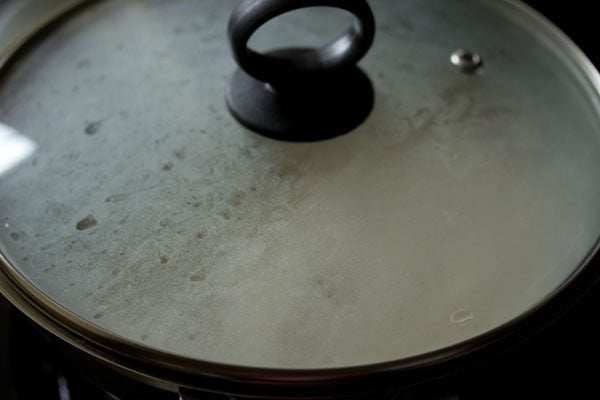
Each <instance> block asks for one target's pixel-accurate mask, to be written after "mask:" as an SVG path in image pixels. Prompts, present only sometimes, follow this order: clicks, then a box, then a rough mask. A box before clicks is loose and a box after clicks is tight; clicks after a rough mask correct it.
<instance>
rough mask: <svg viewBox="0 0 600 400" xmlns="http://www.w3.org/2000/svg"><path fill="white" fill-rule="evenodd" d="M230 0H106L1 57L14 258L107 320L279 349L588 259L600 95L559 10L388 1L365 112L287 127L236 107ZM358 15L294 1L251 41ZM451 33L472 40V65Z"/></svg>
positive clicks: (597, 226)
mask: <svg viewBox="0 0 600 400" xmlns="http://www.w3.org/2000/svg"><path fill="white" fill-rule="evenodd" d="M56 3H57V4H59V3H60V2H56ZM236 5H237V2H236V1H233V0H226V1H225V0H203V1H197V0H173V1H168V2H165V1H154V0H149V1H143V2H142V1H134V0H131V1H129V0H123V1H117V0H107V1H103V2H97V3H96V2H92V3H91V4H90V5H88V6H85V7H82V8H79V9H78V10H77V11H76V12H72V13H71V14H69V15H68V16H67V17H65V18H63V19H61V20H60V22H59V23H57V24H55V25H54V26H53V27H52V28H51V29H49V30H46V31H44V32H43V33H41V34H40V35H38V36H36V39H35V40H33V41H30V42H29V43H28V46H27V47H26V48H24V49H23V50H22V51H19V52H18V53H17V54H16V55H15V56H14V57H12V59H11V60H10V61H9V62H8V63H7V64H6V65H5V66H4V67H3V69H2V70H1V71H0V121H1V123H2V125H0V141H1V142H2V146H0V147H2V148H3V149H0V152H2V151H4V153H0V154H5V155H3V156H2V159H1V160H0V250H1V252H2V254H3V255H4V257H5V258H6V261H7V265H6V266H5V268H6V269H11V270H13V272H15V271H16V272H17V273H19V274H22V276H23V277H25V278H26V279H28V280H29V281H31V282H32V283H33V284H34V285H35V286H36V287H37V288H39V290H40V291H41V292H43V293H44V294H46V295H47V296H49V297H50V298H51V299H53V300H54V301H55V302H56V303H58V304H59V305H60V306H62V307H64V308H66V309H67V310H69V311H71V312H73V313H75V314H76V315H77V316H79V317H80V318H82V319H85V320H87V321H89V322H91V323H93V324H95V325H96V326H97V327H98V328H99V329H101V330H102V331H103V332H105V334H106V335H116V336H119V337H121V338H124V339H126V340H128V341H131V342H136V343H138V344H142V345H145V346H148V347H149V348H152V349H157V350H162V351H166V352H171V353H175V354H178V355H182V356H185V357H190V358H194V359H202V360H208V361H216V362H221V363H227V364H236V365H246V366H257V367H275V368H329V367H343V366H351V365H362V364H370V363H377V362H383V361H390V360H397V359H402V358H406V357H409V356H414V355H419V354H423V353H425V352H429V351H433V350H437V349H441V348H444V347H447V346H449V345H453V344H456V343H459V342H462V341H465V340H467V339H470V338H473V337H476V336H478V335H480V334H483V333H486V332H489V331H490V330H492V329H494V328H497V327H498V326H500V325H502V324H504V323H506V322H508V321H511V320H513V319H514V318H516V317H518V316H520V315H522V314H523V313H524V312H526V311H527V310H530V309H531V308H532V307H534V306H535V305H536V304H538V303H540V302H541V301H542V300H544V299H545V298H546V297H547V296H549V295H550V294H552V293H553V292H554V291H555V290H556V289H557V288H558V287H559V286H560V285H561V284H562V283H564V282H565V281H566V280H567V278H568V277H569V276H570V275H571V274H573V273H574V272H575V271H577V270H578V268H579V267H580V266H581V263H582V262H583V260H584V259H585V258H586V256H588V255H589V253H590V252H591V250H592V248H593V247H594V245H595V243H596V241H597V239H598V234H599V232H600V201H599V200H600V152H599V149H600V143H599V141H600V138H599V126H600V125H599V119H598V109H599V104H600V102H599V98H598V78H597V75H596V73H595V72H594V71H593V69H592V68H591V67H590V65H589V63H587V61H586V60H585V59H584V58H583V56H582V55H581V54H580V53H579V52H578V51H577V50H576V49H574V46H572V45H571V44H569V42H568V41H567V40H566V39H565V38H564V37H563V36H562V34H560V33H558V32H557V31H555V30H554V28H552V27H551V26H549V25H548V24H547V23H546V22H545V21H543V20H542V19H541V18H540V17H538V16H536V15H534V14H533V13H532V12H531V11H529V10H528V9H525V8H524V7H523V6H521V5H518V4H517V3H514V2H512V1H494V2H491V1H484V0H463V1H459V0H428V1H420V0H403V1H397V0H373V1H371V2H370V5H371V7H372V9H373V12H374V14H375V18H376V21H377V34H376V38H375V42H374V44H373V47H372V49H371V51H370V52H369V53H368V54H367V56H366V57H365V58H364V59H363V60H362V61H361V62H360V64H359V65H360V67H361V68H362V69H363V71H364V72H365V73H366V74H367V75H368V77H369V78H370V80H371V82H372V84H373V87H374V91H375V105H374V108H373V111H372V112H371V114H370V116H369V117H368V119H367V120H366V121H365V122H364V123H363V124H362V125H360V126H359V127H358V128H356V129H354V130H353V131H352V132H349V133H347V134H345V135H341V136H339V137H336V138H333V139H330V140H324V141H317V142H305V143H291V142H285V141H279V140H273V139H269V138H267V137H263V136H261V135H259V134H256V133H254V132H252V131H250V130H248V129H246V128H244V127H242V126H241V125H240V124H238V123H237V122H236V121H235V120H234V118H233V117H232V116H231V115H230V114H229V112H228V111H227V107H226V105H225V100H224V93H225V87H226V84H227V81H228V79H229V77H230V76H231V73H232V72H233V71H234V69H235V68H236V66H235V62H234V61H233V58H232V56H231V52H230V49H229V44H228V39H227V34H226V27H227V21H228V19H229V16H230V14H231V12H232V10H233V9H234V8H235V6H236ZM57 7H58V5H57ZM351 21H352V16H350V15H347V14H344V13H343V12H340V11H335V10H332V9H320V8H318V9H308V10H302V11H296V12H294V13H291V14H289V15H285V16H283V17H280V18H278V19H276V20H274V21H273V22H271V23H269V24H268V25H267V26H265V27H264V29H262V30H261V31H259V32H258V33H257V34H256V35H255V37H254V38H253V41H252V45H253V46H254V47H256V48H258V49H261V50H266V49H272V48H277V47H281V46H284V45H288V44H298V45H307V46H312V45H318V44H322V43H324V42H326V41H327V40H328V39H331V38H333V37H335V36H336V35H337V34H338V33H339V32H341V31H343V29H344V28H345V27H346V26H347V25H348V24H349V23H351ZM4 24H5V26H6V24H7V22H6V21H4ZM299 42H301V43H299ZM8 46H9V44H6V45H5V49H3V50H2V52H4V51H5V50H6V48H8ZM457 49H465V50H469V51H471V52H473V53H477V54H478V55H479V56H480V57H481V59H482V60H483V64H482V65H481V66H480V67H479V68H478V69H476V70H475V71H470V72H471V73H464V71H461V70H460V68H457V67H456V66H455V65H453V63H452V62H451V61H450V56H451V54H452V53H453V52H455V51H456V50H457ZM454 61H456V59H454ZM6 149H10V150H6ZM9 158H10V159H11V160H12V161H10V160H9ZM7 160H9V161H10V162H9V161H7Z"/></svg>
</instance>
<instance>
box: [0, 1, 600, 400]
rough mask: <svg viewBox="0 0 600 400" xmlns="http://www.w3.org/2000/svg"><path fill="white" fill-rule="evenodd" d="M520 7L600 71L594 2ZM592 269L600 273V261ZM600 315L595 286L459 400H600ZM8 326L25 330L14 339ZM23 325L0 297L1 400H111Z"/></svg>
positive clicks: (462, 383)
mask: <svg viewBox="0 0 600 400" xmlns="http://www.w3.org/2000/svg"><path fill="white" fill-rule="evenodd" d="M398 1H402V0H398ZM424 1H426V0H424ZM488 1H497V0H488ZM525 2H526V3H529V4H530V5H532V6H533V7H534V8H536V9H538V10H539V11H540V12H541V13H542V14H544V15H545V16H547V17H548V18H549V19H550V20H552V21H553V22H554V23H555V24H556V25H558V26H559V27H560V28H561V29H562V30H563V31H565V33H567V35H568V36H570V37H571V39H573V41H574V42H575V43H576V44H577V45H578V46H579V47H580V48H581V49H582V50H583V51H584V52H585V53H586V54H587V56H588V57H589V58H590V59H591V60H592V62H594V63H595V65H596V66H597V67H600V45H599V40H600V34H599V33H598V32H597V29H596V23H597V20H598V16H597V15H598V14H597V13H596V12H595V11H594V10H593V9H594V7H593V6H594V4H595V3H596V2H595V1H584V0H571V1H568V2H567V1H552V0H526V1H525ZM1 4H2V0H0V6H1ZM595 266H596V268H600V262H599V261H598V260H596V262H595ZM599 309H600V287H598V285H597V286H596V289H594V290H593V291H592V292H590V293H589V294H588V295H587V296H586V297H585V298H584V299H583V300H582V301H581V302H580V303H579V304H578V305H577V306H576V307H575V308H574V309H573V310H572V311H571V312H570V313H569V314H568V315H566V316H565V317H563V318H562V319H561V320H560V321H558V322H556V323H554V324H553V325H552V326H551V327H549V328H548V329H546V330H545V331H544V332H543V333H541V334H540V335H538V336H537V337H536V338H535V340H531V341H529V342H527V343H525V344H522V345H520V346H519V347H517V348H516V349H513V350H511V351H509V352H507V353H506V354H504V355H502V356H500V357H498V358H497V359H495V360H493V361H491V362H488V363H487V364H484V365H482V366H480V367H478V368H476V369H475V370H473V371H470V372H468V373H464V374H461V375H460V376H459V377H457V378H456V379H455V381H454V383H453V385H455V389H456V390H457V391H458V392H459V393H460V399H461V400H480V399H485V400H495V399H497V400H509V399H511V400H513V399H527V400H538V399H539V400H554V399H600V387H599V383H600V365H599V361H598V360H600V313H599V312H598V310H599ZM10 325H13V327H14V326H20V327H23V326H25V328H24V330H19V331H18V332H19V333H18V334H15V332H16V331H15V330H14V329H13V330H11V329H9V328H10ZM26 326H27V323H26V321H25V320H24V319H21V318H19V317H15V312H14V311H12V310H11V308H10V306H9V305H8V304H7V303H6V302H5V301H4V299H1V298H0V400H30V399H31V400H34V399H39V400H59V399H61V397H60V395H59V386H60V384H59V383H58V382H57V379H63V381H62V382H63V383H64V381H65V380H68V383H69V388H70V394H71V396H70V398H71V399H73V400H75V399H77V398H81V399H86V400H93V399H108V398H109V397H107V396H106V395H104V394H101V393H99V392H98V391H96V390H95V389H93V388H91V386H89V385H88V384H87V383H85V381H81V380H79V379H78V378H77V373H76V372H74V371H72V370H70V369H69V368H68V367H65V366H63V365H60V363H55V362H54V361H53V360H50V361H49V359H48V357H49V356H48V354H47V350H46V349H45V348H44V347H42V346H40V343H39V340H38V338H37V337H36V336H32V334H33V333H32V331H31V330H28V329H27V328H26ZM61 400H62V399H61ZM65 400H68V398H67V399H65Z"/></svg>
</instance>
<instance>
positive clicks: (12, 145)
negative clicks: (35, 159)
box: [0, 122, 36, 175]
mask: <svg viewBox="0 0 600 400" xmlns="http://www.w3.org/2000/svg"><path fill="white" fill-rule="evenodd" d="M35 148H36V144H35V143H34V142H33V141H32V140H31V139H29V138H27V137H26V136H24V135H22V134H20V133H19V132H17V130H16V129H14V128H11V127H10V126H8V125H5V124H3V123H1V122H0V175H2V174H4V173H5V172H7V171H8V170H10V169H11V168H13V167H15V166H17V165H18V164H19V163H21V162H22V161H24V160H25V159H27V158H28V157H29V156H31V154H33V152H34V151H35Z"/></svg>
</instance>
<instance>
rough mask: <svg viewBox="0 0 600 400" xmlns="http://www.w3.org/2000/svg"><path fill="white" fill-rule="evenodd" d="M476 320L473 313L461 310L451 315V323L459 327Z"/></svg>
mask: <svg viewBox="0 0 600 400" xmlns="http://www.w3.org/2000/svg"><path fill="white" fill-rule="evenodd" d="M473 318H475V315H473V312H471V311H468V310H465V309H462V308H459V309H458V310H456V311H454V312H453V313H452V315H450V322H452V323H453V324H457V325H464V324H466V323H467V322H469V321H471V320H472V319H473Z"/></svg>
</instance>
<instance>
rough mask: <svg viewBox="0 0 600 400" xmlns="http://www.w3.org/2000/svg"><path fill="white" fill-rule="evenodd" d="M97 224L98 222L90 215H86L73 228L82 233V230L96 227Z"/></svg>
mask: <svg viewBox="0 0 600 400" xmlns="http://www.w3.org/2000/svg"><path fill="white" fill-rule="evenodd" d="M97 224H98V221H96V219H95V218H94V217H93V216H92V215H88V216H87V217H85V218H84V219H82V220H81V221H79V222H78V223H77V225H75V227H76V228H77V230H79V231H84V230H86V229H89V228H91V227H93V226H96V225H97Z"/></svg>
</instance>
